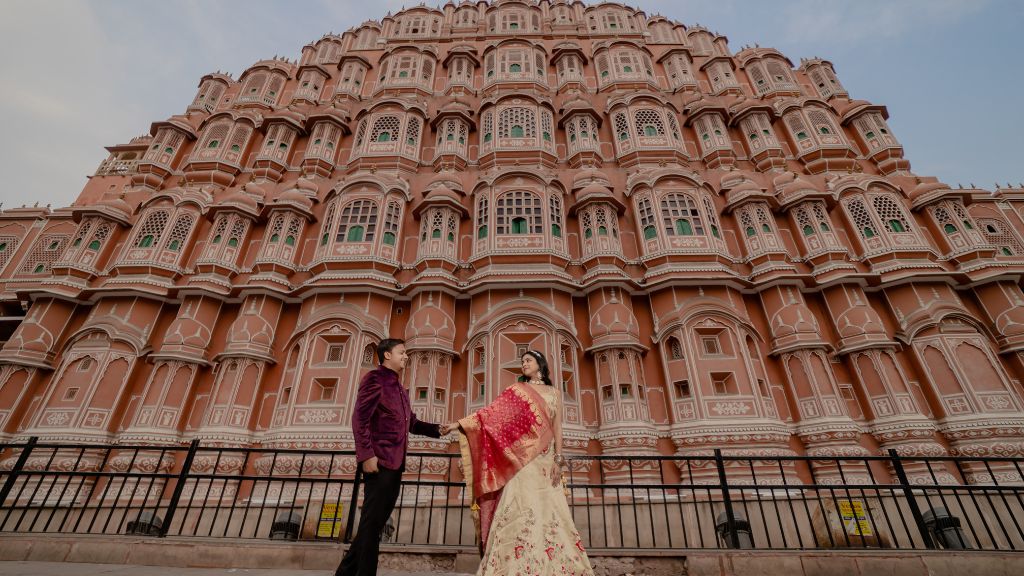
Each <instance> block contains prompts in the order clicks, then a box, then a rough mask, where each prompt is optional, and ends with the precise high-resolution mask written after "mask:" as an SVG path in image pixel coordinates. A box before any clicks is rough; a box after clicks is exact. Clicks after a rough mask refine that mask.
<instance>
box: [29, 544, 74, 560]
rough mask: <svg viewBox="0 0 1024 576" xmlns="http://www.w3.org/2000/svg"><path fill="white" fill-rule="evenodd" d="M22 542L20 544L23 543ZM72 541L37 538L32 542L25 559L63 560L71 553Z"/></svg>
mask: <svg viewBox="0 0 1024 576" xmlns="http://www.w3.org/2000/svg"><path fill="white" fill-rule="evenodd" d="M25 544H26V543H25V542H22V545H25ZM71 545H72V542H66V541H61V540H56V539H54V540H43V539H40V540H37V541H35V542H33V543H32V547H31V548H30V549H29V551H28V555H27V556H26V557H25V560H31V561H33V562H63V561H64V560H65V559H66V558H67V557H68V554H70V553H71Z"/></svg>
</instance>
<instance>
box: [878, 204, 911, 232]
mask: <svg viewBox="0 0 1024 576" xmlns="http://www.w3.org/2000/svg"><path fill="white" fill-rule="evenodd" d="M872 204H873V205H874V207H875V213H877V214H878V218H879V219H880V220H881V221H882V222H884V223H885V227H886V229H888V230H889V232H896V233H902V232H910V231H911V230H910V223H909V222H908V221H907V217H906V215H905V214H904V213H903V210H902V209H901V208H900V207H899V205H898V204H896V202H895V201H894V200H893V199H892V198H890V197H889V196H875V197H874V198H873V199H872Z"/></svg>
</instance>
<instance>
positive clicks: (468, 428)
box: [459, 383, 594, 576]
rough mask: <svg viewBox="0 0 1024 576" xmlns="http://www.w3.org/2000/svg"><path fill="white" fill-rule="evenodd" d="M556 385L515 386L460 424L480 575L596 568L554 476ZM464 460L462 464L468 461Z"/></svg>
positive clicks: (584, 573)
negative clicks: (477, 539)
mask: <svg viewBox="0 0 1024 576" xmlns="http://www.w3.org/2000/svg"><path fill="white" fill-rule="evenodd" d="M559 406H560V402H559V398H558V390H557V389H555V388H553V387H550V386H543V387H533V386H530V385H529V384H524V383H517V384H514V385H513V386H510V387H509V388H508V389H507V390H505V392H503V393H502V394H501V396H499V397H498V399H497V400H495V401H494V403H492V404H491V405H489V406H487V407H486V408H484V409H482V410H480V411H479V412H476V413H475V414H472V415H470V416H467V417H466V418H463V419H462V420H460V421H459V425H460V427H461V430H462V433H461V434H460V445H461V448H462V456H463V463H464V465H463V469H464V472H465V475H466V484H467V486H468V487H469V489H470V490H471V492H472V498H473V502H474V509H477V508H478V510H475V514H478V516H477V517H475V519H476V520H477V521H478V524H477V526H478V535H479V536H480V542H481V545H482V549H483V552H482V554H483V556H482V559H481V562H480V569H479V570H478V572H477V574H478V576H518V575H524V576H525V575H530V576H535V575H541V576H547V575H556V574H557V575H559V576H562V575H565V576H592V575H593V573H594V570H593V568H592V567H591V565H590V561H589V559H588V558H587V553H586V551H585V549H584V547H583V543H582V542H581V541H580V535H579V532H578V531H577V530H576V526H575V523H574V522H573V519H572V513H571V511H570V510H569V504H568V502H567V500H566V496H565V490H564V487H563V485H562V483H561V482H560V481H557V480H556V481H554V482H553V480H552V478H557V477H558V476H557V475H558V470H557V464H556V462H555V442H556V441H557V439H558V438H559V437H560V436H561V433H560V426H559V425H558V423H559V422H560V420H561V414H559ZM467 464H468V465H467Z"/></svg>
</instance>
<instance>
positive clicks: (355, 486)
mask: <svg viewBox="0 0 1024 576" xmlns="http://www.w3.org/2000/svg"><path fill="white" fill-rule="evenodd" d="M362 479H363V467H362V466H360V465H359V462H356V475H355V477H354V478H353V479H352V501H351V502H349V504H348V520H346V521H345V537H344V538H342V539H341V541H342V542H343V543H345V544H348V543H350V542H352V529H353V528H355V527H356V501H357V500H359V482H360V481H362Z"/></svg>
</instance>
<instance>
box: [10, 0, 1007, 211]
mask: <svg viewBox="0 0 1024 576" xmlns="http://www.w3.org/2000/svg"><path fill="white" fill-rule="evenodd" d="M416 3H418V2H403V1H393V0H377V1H376V2H367V1H365V0H363V1H354V0H304V1H294V0H293V1H288V2H285V1H273V2H272V1H267V0H219V1H212V0H131V1H127V0H117V1H115V0H94V1H86V0H77V1H76V0H46V1H42V0H4V2H3V6H2V14H3V18H2V21H0V54H2V55H3V58H2V59H0V78H3V82H2V86H3V89H2V90H0V118H3V122H4V125H5V128H6V130H5V136H4V138H2V139H0V168H3V170H4V174H5V178H4V180H3V183H2V184H0V202H3V204H4V207H5V208H10V207H12V206H16V205H17V206H20V205H21V204H22V203H25V202H28V203H30V204H31V203H32V202H35V201H39V202H40V203H42V204H47V203H52V204H53V205H54V206H55V207H56V206H65V205H68V204H70V203H71V202H72V201H73V200H74V199H75V198H76V197H77V195H78V193H79V192H80V191H81V189H82V187H83V186H84V184H85V181H86V180H85V176H86V175H88V174H91V173H92V172H93V171H94V170H95V169H96V167H97V165H98V164H99V163H100V161H102V160H103V159H104V158H105V157H106V151H105V150H104V149H103V147H104V146H107V145H111V144H117V143H122V142H127V141H128V140H129V139H131V138H132V137H133V136H136V135H139V134H142V133H145V132H148V130H149V125H150V123H151V122H153V121H155V120H160V119H164V118H166V117H168V116H170V115H172V114H176V113H181V112H183V111H184V110H185V107H186V106H187V105H188V104H189V102H191V100H192V98H193V96H194V95H195V91H196V85H197V83H198V80H199V78H200V77H201V76H202V75H203V74H206V73H207V72H211V71H214V70H218V69H219V70H224V71H229V72H231V73H233V74H234V75H235V77H236V78H237V77H238V74H239V73H240V72H241V71H243V70H244V69H245V68H246V67H248V66H249V65H251V64H252V63H254V62H255V61H257V60H259V59H261V58H267V57H271V56H274V55H282V56H287V57H289V58H292V59H295V58H298V56H299V53H300V50H301V48H302V46H303V45H304V44H306V43H308V42H311V41H314V40H316V39H318V38H320V37H321V36H322V35H323V34H325V33H327V32H330V31H334V32H341V31H344V30H346V29H348V28H349V27H351V26H355V25H358V24H359V23H360V22H362V21H364V20H366V19H370V18H375V19H379V18H381V17H383V16H384V14H385V13H386V12H387V11H389V10H391V11H397V10H399V9H400V8H401V6H403V5H404V4H409V5H413V4H416ZM428 4H434V3H428ZM629 4H630V5H633V6H636V7H638V8H640V9H643V10H644V11H645V12H647V13H648V14H649V15H650V14H656V13H660V14H663V15H665V16H668V17H669V18H672V19H674V20H678V21H681V22H683V23H684V24H695V23H700V24H702V25H704V26H706V27H708V28H710V29H712V30H717V31H719V32H720V33H722V34H725V35H726V36H728V37H729V40H730V46H731V47H732V48H733V50H734V51H737V50H739V49H740V47H741V46H743V45H745V44H753V43H758V44H760V45H761V46H773V47H775V48H778V49H779V50H781V51H782V52H783V53H784V54H786V55H787V56H788V57H789V58H790V60H792V61H793V62H794V63H799V60H800V58H801V57H809V56H820V57H822V58H826V59H829V60H831V61H832V62H833V63H834V64H835V67H836V71H837V73H838V75H839V78H840V80H841V81H842V82H843V84H844V85H845V86H846V88H847V89H848V90H849V91H850V95H851V97H853V98H862V99H866V100H870V101H872V102H876V103H880V104H884V105H886V106H887V107H888V108H889V113H890V119H889V123H890V125H891V127H892V129H893V131H894V132H895V134H896V136H897V137H898V138H899V139H900V140H901V141H902V142H903V145H904V147H905V149H906V156H907V158H908V159H909V160H910V161H911V163H912V168H913V170H914V171H915V172H916V173H918V174H922V175H934V176H938V177H939V178H940V179H942V180H944V181H946V182H948V183H950V184H953V185H956V184H957V183H960V182H962V183H964V184H965V185H966V184H967V183H969V182H974V183H975V184H977V185H979V186H982V187H986V188H989V189H991V188H993V186H994V183H995V182H999V183H1000V184H1005V183H1006V182H1008V181H1009V182H1012V183H1017V182H1020V181H1024V162H1022V156H1024V154H1022V152H1024V150H1022V142H1021V137H1022V135H1024V109H1022V107H1021V105H1020V101H1021V94H1022V92H1024V66H1022V64H1021V59H1020V57H1021V55H1022V54H1024V34H1021V29H1024V2H1021V1H1017V0H860V1H858V2H851V1H846V0H843V1H840V0H775V1H771V2H769V1H753V0H704V1H698V0H636V1H634V2H629Z"/></svg>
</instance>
